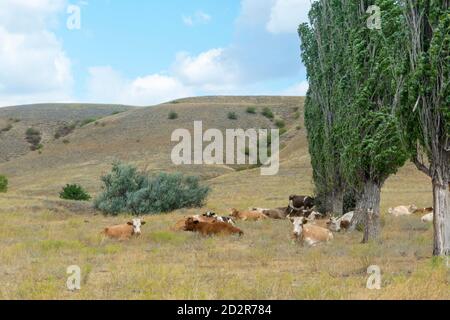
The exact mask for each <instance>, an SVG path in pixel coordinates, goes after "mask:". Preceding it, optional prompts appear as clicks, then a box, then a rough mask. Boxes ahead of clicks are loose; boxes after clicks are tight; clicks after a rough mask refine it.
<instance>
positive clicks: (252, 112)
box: [246, 107, 256, 114]
mask: <svg viewBox="0 0 450 320" xmlns="http://www.w3.org/2000/svg"><path fill="white" fill-rule="evenodd" d="M246 111H247V113H249V114H256V108H255V107H248V108H247V110H246Z"/></svg>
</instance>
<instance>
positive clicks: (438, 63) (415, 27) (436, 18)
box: [398, 0, 450, 255]
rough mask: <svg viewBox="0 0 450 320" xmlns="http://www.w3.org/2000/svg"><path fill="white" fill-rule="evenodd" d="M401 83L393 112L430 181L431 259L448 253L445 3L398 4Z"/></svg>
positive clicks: (448, 41)
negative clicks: (401, 20) (401, 21)
mask: <svg viewBox="0 0 450 320" xmlns="http://www.w3.org/2000/svg"><path fill="white" fill-rule="evenodd" d="M400 3H401V8H402V11H403V14H404V17H405V21H406V26H405V31H406V35H405V42H406V44H405V48H406V50H405V51H406V55H405V59H404V61H405V63H404V65H405V68H406V72H405V74H406V80H405V83H406V85H405V86H404V90H403V92H402V99H401V100H402V105H401V108H400V110H399V112H398V114H399V116H400V119H401V123H402V127H403V129H404V133H405V135H404V138H405V140H406V141H407V143H408V147H409V150H410V152H411V160H412V161H413V162H414V163H415V165H416V166H417V168H418V169H419V170H421V171H422V172H424V173H425V174H427V175H428V176H429V177H431V180H432V184H433V202H434V203H433V207H434V226H435V228H434V249H433V253H434V254H435V255H445V254H447V255H450V237H449V236H448V235H449V234H450V223H449V221H450V208H449V206H450V193H449V191H448V185H449V183H450V81H449V73H450V8H449V6H450V2H449V1H448V0H401V1H400Z"/></svg>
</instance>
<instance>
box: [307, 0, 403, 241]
mask: <svg viewBox="0 0 450 320" xmlns="http://www.w3.org/2000/svg"><path fill="white" fill-rule="evenodd" d="M373 4H375V5H378V6H379V7H380V8H381V12H382V30H372V29H369V28H367V26H366V21H367V19H368V17H369V15H368V14H367V13H366V9H367V8H368V6H369V5H373ZM310 20H311V27H309V26H308V25H306V24H304V25H301V26H300V28H299V33H300V37H301V39H302V58H303V61H304V62H305V66H306V68H307V71H308V79H309V82H310V89H309V92H308V97H307V100H306V105H305V123H306V127H307V130H308V140H309V142H310V153H311V155H312V165H313V170H314V172H313V176H314V182H315V185H316V191H317V192H318V194H319V199H320V195H323V194H325V195H329V194H332V195H333V193H334V196H332V198H333V197H334V198H336V193H337V194H339V193H340V195H339V199H342V197H343V194H344V191H345V190H346V189H349V190H348V191H349V194H351V193H353V192H355V194H356V196H357V198H358V204H357V209H359V210H358V211H359V212H360V214H359V216H362V220H363V222H366V221H369V217H367V216H366V215H367V214H368V213H369V212H371V213H370V215H371V217H370V221H369V222H370V223H369V222H368V223H366V230H365V236H364V241H368V240H369V238H376V237H378V235H379V232H378V231H379V230H378V229H379V204H380V190H381V186H382V185H383V183H384V181H385V180H386V179H387V177H388V176H389V175H391V174H393V173H395V172H396V171H397V170H398V168H399V167H401V166H402V165H403V164H404V162H405V161H406V159H407V152H406V149H405V147H404V143H403V141H402V136H401V131H400V124H399V121H398V119H397V117H396V116H395V110H396V109H397V108H398V107H399V96H398V93H399V92H400V89H401V85H402V83H403V78H402V74H403V72H404V69H403V68H404V66H403V65H402V63H398V61H400V62H401V61H402V58H401V50H402V48H401V44H402V43H403V42H402V41H403V38H404V37H403V36H404V33H403V30H404V29H403V28H402V27H403V25H402V14H401V10H400V8H399V6H398V4H397V1H395V0H375V1H349V0H343V1H333V0H321V1H317V2H315V3H314V4H313V6H312V9H311V12H310ZM339 191H340V192H339ZM325 197H326V196H325ZM346 201H348V200H346ZM338 203H339V204H341V203H342V202H341V200H340V201H339V202H338ZM369 209H371V210H369ZM372 210H373V213H372Z"/></svg>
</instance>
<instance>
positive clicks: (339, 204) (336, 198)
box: [332, 190, 344, 216]
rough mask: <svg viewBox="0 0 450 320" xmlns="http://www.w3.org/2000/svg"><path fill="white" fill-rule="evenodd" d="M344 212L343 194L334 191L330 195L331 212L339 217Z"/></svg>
mask: <svg viewBox="0 0 450 320" xmlns="http://www.w3.org/2000/svg"><path fill="white" fill-rule="evenodd" d="M343 211H344V192H342V190H334V191H333V195H332V212H333V213H334V214H337V215H339V216H341V215H342V214H343Z"/></svg>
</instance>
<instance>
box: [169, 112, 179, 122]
mask: <svg viewBox="0 0 450 320" xmlns="http://www.w3.org/2000/svg"><path fill="white" fill-rule="evenodd" d="M175 119H178V113H176V112H175V111H170V112H169V120H175Z"/></svg>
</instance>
